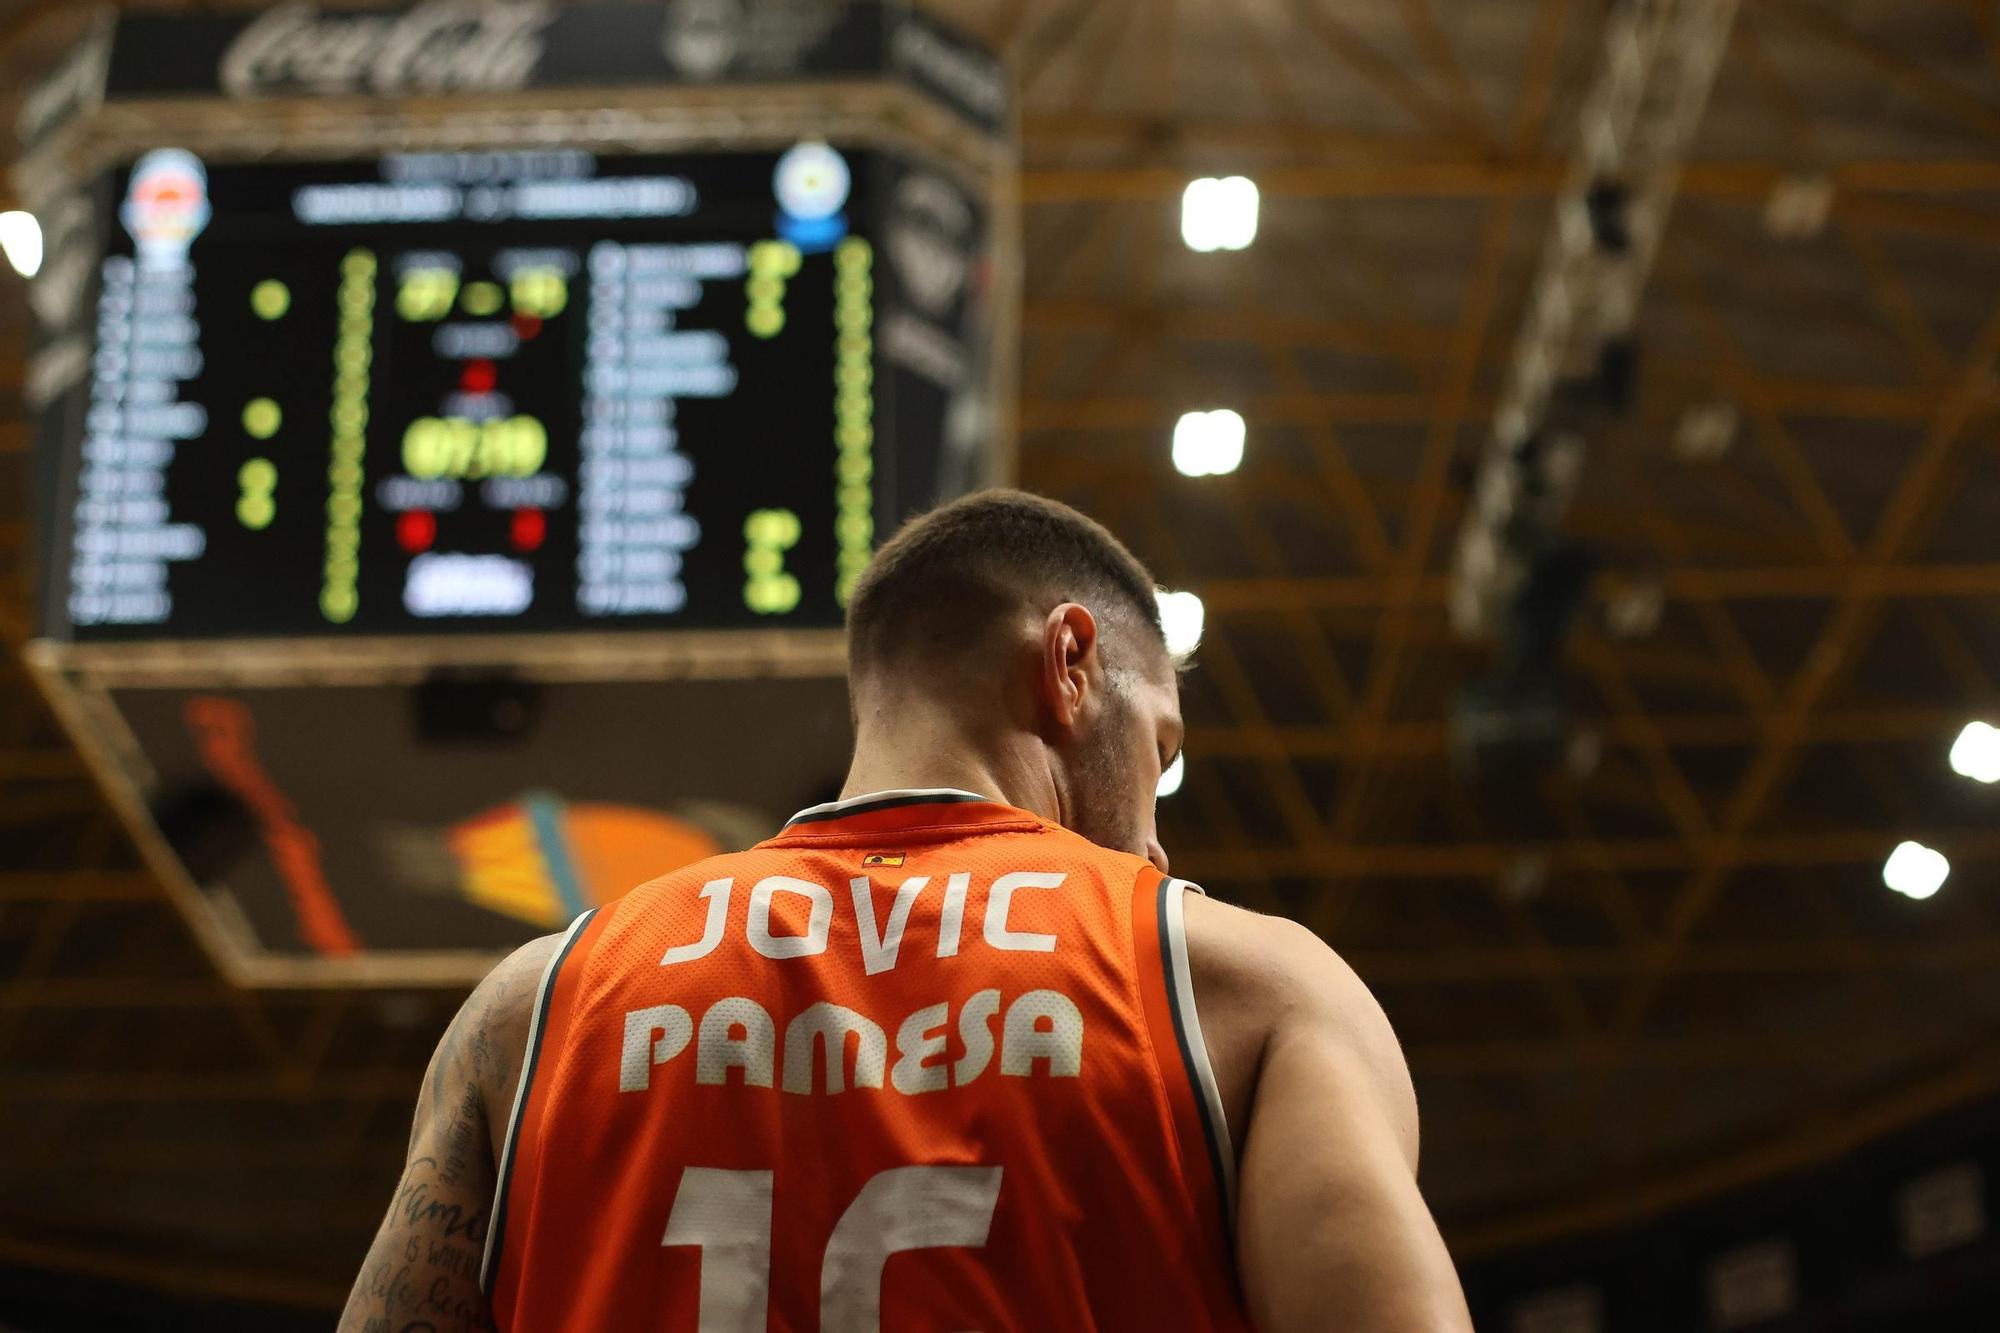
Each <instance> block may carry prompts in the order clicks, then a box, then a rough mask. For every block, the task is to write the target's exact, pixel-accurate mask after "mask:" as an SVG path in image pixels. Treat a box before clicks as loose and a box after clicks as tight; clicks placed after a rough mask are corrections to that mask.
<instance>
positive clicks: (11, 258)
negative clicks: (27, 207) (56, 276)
mask: <svg viewBox="0 0 2000 1333" xmlns="http://www.w3.org/2000/svg"><path fill="white" fill-rule="evenodd" d="M0 252H4V253H5V254H6V256H7V262H8V263H10V264H12V265H13V266H14V271H15V272H16V273H18V274H20V275H21V276H22V277H24V278H32V277H34V276H35V275H36V274H37V273H39V272H41V271H42V224H41V223H39V222H37V221H35V215H34V214H33V213H23V212H22V211H21V210H20V209H18V208H17V209H12V210H9V211H8V212H5V213H0Z"/></svg>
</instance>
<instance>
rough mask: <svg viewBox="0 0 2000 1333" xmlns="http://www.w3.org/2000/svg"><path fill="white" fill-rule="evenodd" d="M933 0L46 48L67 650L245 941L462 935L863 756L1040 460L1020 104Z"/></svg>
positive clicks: (42, 581) (728, 842) (362, 945)
mask: <svg viewBox="0 0 2000 1333" xmlns="http://www.w3.org/2000/svg"><path fill="white" fill-rule="evenodd" d="M1010 100H1011V99H1010V94H1009V88H1008V85H1007V79H1006V76H1005V73H1004V71H1003V70H1002V67H1001V65H1000V63H999V62H998V61H997V60H996V59H995V58H994V56H993V54H992V53H991V52H990V51H986V50H983V49H982V48H981V47H980V46H979V45H978V43H976V42H974V41H972V40H970V39H968V38H966V37H964V36H963V35H962V34H959V33H957V32H955V31H953V30H951V29H950V28H949V26H948V25H946V24H943V23H941V22H939V21H938V20H937V19H936V18H935V17H933V16H932V15H930V14H928V13H927V12H926V11H925V10H924V9H922V8H921V7H918V6H913V5H910V4H907V3H903V2H902V0H758V3H756V4H754V5H751V4H735V3H729V4H715V3H713V2H712V0H645V3H619V2H618V0H608V2H607V3H598V4H590V5H568V4H559V3H555V0H489V2H488V3H481V4H476V5H474V4H466V3H463V0H422V2H420V3H415V4H413V5H410V6H409V7H406V8H393V7H383V6H380V5H372V4H371V5H359V6H354V7H342V6H341V5H339V4H334V5H325V6H322V5H321V4H318V3H315V2H314V0H293V2H291V3H286V4H283V5H277V6H272V7H266V8H262V9H245V8H243V7H240V6H239V7H224V8H209V9H205V10H198V11H186V10H177V11H172V12H168V11H162V10H146V9H140V10H128V11H122V12H114V11H109V10H107V11H106V12H105V14H104V15H103V16H102V17H101V18H100V19H99V21H98V23H97V26H95V27H94V28H93V29H91V30H90V32H89V33H88V34H87V36H86V37H85V39H84V40H83V41H82V42H81V43H79V44H78V45H77V46H76V47H75V48H74V49H73V50H72V51H71V53H70V54H69V55H68V56H67V57H66V58H65V59H64V60H63V61H62V62H61V63H60V64H59V65H58V66H57V67H56V68H55V69H54V70H52V71H51V72H50V77H48V78H47V79H46V80H45V81H43V82H42V83H41V84H40V85H38V86H37V87H36V88H35V89H33V90H32V91H30V92H29V93H28V95H27V96H26V97H25V98H24V99H23V100H22V111H21V116H20V120H19V122H18V124H17V126H16V133H17V137H18V139H19V140H20V142H21V144H22V145H23V153H22V158H21V162H20V165H19V166H18V168H17V169H16V172H15V178H16V185H17V189H18V193H19V194H20V196H21V197H22V198H23V200H24V201H25V202H26V204H27V206H28V207H30V208H31V209H32V210H33V211H34V212H35V213H36V215H37V216H38V217H39V218H40V219H41V221H42V224H43V229H44V233H45V235H46V237H47V253H46V256H45V259H44V263H43V266H42V270H41V273H40V274H39V275H38V277H37V278H36V279H35V281H34V283H33V285H32V286H31V287H30V289H29V299H30V302H31V304H32V306H33V308H34V311H35V315H36V335H35V342H34V344H33V347H32V350H31V355H30V357H29V364H28V369H27V373H26V376H25V377H24V397H26V398H27V400H28V402H29V405H30V406H31V407H32V408H33V409H34V411H35V412H36V413H37V415H38V425H37V436H36V449H35V455H34V462H35V481H34V488H35V495H34V498H35V518H36V523H35V553H36V580H37V596H36V630H35V638H34V640H33V641H32V642H31V643H30V644H29V645H28V646H27V651H26V654H25V656H26V658H27V661H28V662H29V665H30V666H31V668H32V669H33V671H34V673H35V675H36V678H37V680H38V681H39V682H40V683H41V685H42V687H43V689H44V691H45V692H46V694H47V696H48V699H49V701H50V703H51V705H52V707H53V708H54V710H55V712H56V714H57V716H58V717H59V718H61V720H62V722H63V724H64V725H65V727H66V728H67V729H68V730H69V732H70V734H71V735H72V736H73V737H74V739H75V741H76V743H77V745H78V747H79V751H80V753H81V754H82V755H83V756H84V758H85V759H86V761H87V762H88V763H89V764H90V765H91V768H92V770H93V772H94V773H95V774H96V776H97V777H98V779H99V781H100V783H101V784H102V787H103V789H104V792H105V794H106V797H107V798H108V800H109V801H110V803H111V804H112V806H113V807H114V808H115V809H116V811H117V812H118V814H119V815H120V817H121V818H122V820H123V822H124V823H125V825H126V827H127V829H128V830H129V832H130V833H131V835H132V837H133V840H134V843H135V845H136V847H137V849H138V851H139V852H140V854H141V856H142V857H143V858H144V860H145V862H146V864H147V865H148V867H149V868H150V869H152V870H153V872H154V873H155V874H156V875H157V876H158V878H159V879H160V881H161V882H162V883H163V884H164V885H165V887H166V889H167V891H168V893H169V894H170V895H171V896H172V898H173V900H174V902H175V903H176V904H177V906H178V907H179V908H180V910H181V911H182V912H183V914H184V915H185V916H186V918H187V920H188V921H189V923H190V925H191V926H192V928H193V930H194V932H195V934H196V936H197V937H198V938H199V939H200V940H201V942H202V944H203V945H204V947H205V948H206V949H207V951H208V952H209V953H210V954H211V956H213V957H214V958H215V960H216V961H217V963H218V965H219V966H220V967H221V968H222V969H223V971H224V972H225V973H226V974H227V975H228V976H229V977H230V978H231V979H232V980H234V981H236V982H238V983H241V984H247V985H273V986H290V985H311V986H321V985H358V986H373V985H397V986H404V985H425V984H441V983H449V984H454V985H462V984H465V983H467V982H469V981H472V980H474V979H476V978H477V977H479V976H481V975H483V974H484V973H485V971H486V970H487V969H488V968H490V967H491V965H492V963H493V961H494V959H495V957H496V954H497V953H499V952H502V951H504V950H506V949H508V948H510V947H512V946H513V945H515V944H518V943H519V942H521V941H522V940H525V939H527V938H529V937H531V936H533V935H535V934H539V933H543V932H547V931H550V930H554V929H560V927H561V926H562V925H563V924H564V923H565V922H567V921H568V920H570V919H572V918H573V917H574V915H575V914H576V913H577V912H579V911H582V910H584V909H585V908H586V907H588V906H590V905H592V904H594V903H602V902H607V901H610V900H612V899H614V898H615V897H617V896H618V895H619V894H621V893H623V892H625V891H626V890H628V889H630V888H631V887H632V886H633V885H635V884H637V883H639V882H641V881H643V880H645V879H649V878H651V877H653V876H655V875H657V874H660V873H663V872H665V871H668V870H671V869H673V868H676V867H678V866H682V865H686V864H689V863H691V862H692V861H694V860H696V859H699V858H701V857H703V856H707V855H710V854H713V853H715V852H717V851H726V850H731V849H734V848H738V847H743V846H747V845H750V844H751V843H754V842H756V841H758V840H760V839H762V838H764V837H766V836H768V835H769V834H770V832H771V831H772V830H773V829H775V828H776V827H777V826H778V825H779V824H780V823H781V822H782V821H783V819H784V817H785V815H786V814H787V813H789V812H790V811H791V810H794V809H798V808H800V807H803V806H808V805H811V804H814V803H816V802H818V801H821V800H825V799H827V797H829V796H830V795H831V794H833V793H834V792H835V791H836V790H837V789H838V787H839V785H840V782H841V775H842V773H843V772H844V771H845V768H846V764H847V759H848V750H849V743H850V735H849V716H848V708H847V699H846V689H845V681H844V680H843V679H842V676H841V674H840V673H841V666H842V662H843V657H844V653H843V648H842V636H841V633H840V626H841V623H842V618H843V614H844V609H845V604H846V601H847V598H848V596H849V594H850V592H851V591H852V589H853V586H854V583H855V580H856V579H857V577H858V576H859V574H860V572H861V570H862V569H863V568H864V567H865V565H866V563H867V561H868V559H869V557H870V555H871V553H872V551H873V550H874V547H875V545H876V543H877V541H878V540H879V539H880V538H881V537H883V536H885V535H886V534H887V533H888V532H890V531H891V530H893V528H894V527H895V526H896V525H897V524H898V523H900V522H902V521H903V520H904V519H905V518H906V517H908V516H909V515H910V514H912V513H915V512H918V511H919V510H921V509H923V508H925V507H928V506H929V505H931V504H934V503H936V502H938V501H941V500H944V499H949V498H950V497H952V496H954V495H956V494H959V493H961V492H963V491H966V490H969V489H971V488H973V487H975V486H978V485H981V484H986V483H989V482H999V481H1004V480H1006V478H1007V475H1008V473H1009V471H1010V463H1011V454H1010V450H1009V434H1010V432H1009V424H1010V414H1009V410H1008V401H1009V396H1010V395H1009V392H1008V388H1009V385H1008V362H1009V359H1010V358H1009V352H1010V350H1011V347H1012V339H1013V311H1014V307H1015V305H1016V304H1017V302H1016V300H1015V282H1016V280H1017V275H1018V271H1019V265H1018V260H1017V257H1016V240H1015V221H1014V203H1015V191H1016V188H1017V181H1016V177H1017V168H1016V155H1015V148H1014V142H1013V136H1012V114H1011V110H1010Z"/></svg>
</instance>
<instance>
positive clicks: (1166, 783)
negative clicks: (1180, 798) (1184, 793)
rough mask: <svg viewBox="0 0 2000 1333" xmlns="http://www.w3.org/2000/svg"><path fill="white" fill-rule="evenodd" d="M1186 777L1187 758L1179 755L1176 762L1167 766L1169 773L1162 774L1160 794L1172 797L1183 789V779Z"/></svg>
mask: <svg viewBox="0 0 2000 1333" xmlns="http://www.w3.org/2000/svg"><path fill="white" fill-rule="evenodd" d="M1185 776H1187V756H1186V755H1184V754H1177V755H1175V756H1174V762H1173V763H1171V764H1168V765H1167V771H1166V772H1164V773H1162V774H1160V786H1159V789H1158V794H1159V795H1161V796H1172V795H1173V794H1174V793H1175V792H1177V791H1179V790H1180V789H1181V779H1182V778H1183V777H1185Z"/></svg>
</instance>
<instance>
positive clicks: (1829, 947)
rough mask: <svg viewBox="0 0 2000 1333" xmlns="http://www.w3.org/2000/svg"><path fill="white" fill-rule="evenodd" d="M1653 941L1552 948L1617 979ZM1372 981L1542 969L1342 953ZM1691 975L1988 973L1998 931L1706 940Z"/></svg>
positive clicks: (1522, 976)
mask: <svg viewBox="0 0 2000 1333" xmlns="http://www.w3.org/2000/svg"><path fill="white" fill-rule="evenodd" d="M1659 947H1660V946H1659V945H1658V944H1656V943H1639V944H1636V945H1634V946H1633V947H1630V948H1603V947H1591V948H1579V947H1576V946H1574V945H1567V946H1565V945H1558V946H1556V947H1555V958H1556V961H1557V965H1558V966H1560V967H1561V968H1562V969H1563V970H1564V971H1566V972H1568V973H1570V974H1571V975H1573V976H1577V977H1588V978H1602V979H1615V978H1618V977H1626V976H1630V975H1632V973H1633V972H1634V971H1635V970H1637V969H1639V968H1642V967H1645V966H1647V965H1648V960H1649V959H1650V958H1651V957H1652V956H1653V955H1654V954H1655V953H1656V952H1657V951H1658V949H1659ZM1341 957H1342V958H1344V959H1345V960H1346V961H1347V963H1348V965H1349V966H1351V967H1352V968H1353V969H1354V970H1355V971H1356V972H1358V973H1360V974H1361V977H1362V979H1363V980H1364V981H1366V982H1368V983H1369V984H1370V985H1430V984H1436V983H1444V982H1461V981H1462V982H1474V981H1509V980H1520V981H1525V980H1529V979H1531V978H1532V977H1533V976H1534V975H1535V974H1536V972H1537V970H1538V969H1539V968H1540V967H1541V966H1542V964H1541V963H1540V961H1539V960H1536V959H1531V958H1528V957H1526V956H1524V955H1523V954H1522V953H1521V952H1520V951H1519V950H1517V949H1493V948H1476V949H1471V948H1451V947H1445V948H1427V949H1406V950H1370V949H1354V950H1347V951H1344V952H1343V953H1342V954H1341ZM1679 967H1680V970H1681V972H1683V973H1685V974H1687V975H1691V976H1742V977H1750V978H1758V977H1775V976H1794V975H1799V974H1811V973H1832V974H1836V975H1837V974H1842V973H1849V972H1859V971H1866V970H1869V969H1871V968H1888V969H1897V968H1909V969H1912V970H1918V971H1986V970H1990V969H1992V968H1994V967H2000V935H1975V936H1971V937H1964V938H1953V937H1946V938H1942V939H1933V940H1896V941H1886V942H1883V943H1881V944H1879V945H1878V946H1877V948H1876V949H1875V951H1874V953H1873V955H1865V954H1858V953H1856V952H1855V950H1854V942H1853V940H1851V939H1844V938H1843V939H1834V938H1828V939H1803V940H1801V939H1774V940H1756V941H1746V942H1742V943H1706V944H1702V945H1700V946H1697V947H1695V948H1691V949H1689V950H1687V951H1686V952H1685V953H1684V954H1683V955H1682V957H1681V961H1680V964H1679Z"/></svg>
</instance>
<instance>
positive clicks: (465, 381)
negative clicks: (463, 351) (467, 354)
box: [458, 358, 500, 393]
mask: <svg viewBox="0 0 2000 1333" xmlns="http://www.w3.org/2000/svg"><path fill="white" fill-rule="evenodd" d="M499 382H500V375H499V373H498V372H497V371H495V370H494V369H493V363H492V362H491V361H488V360H485V359H484V358H482V359H480V360H478V361H468V362H466V363H465V371H464V373H462V374H461V375H460V376H459V377H458V387H459V388H460V389H462V390H464V391H465V392H466V393H492V392H493V386H494V385H495V384H498V383H499Z"/></svg>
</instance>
